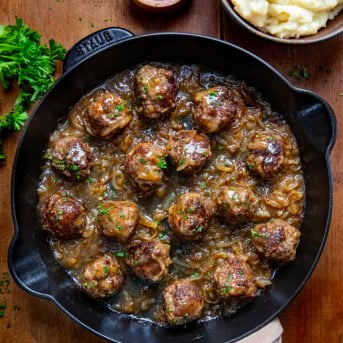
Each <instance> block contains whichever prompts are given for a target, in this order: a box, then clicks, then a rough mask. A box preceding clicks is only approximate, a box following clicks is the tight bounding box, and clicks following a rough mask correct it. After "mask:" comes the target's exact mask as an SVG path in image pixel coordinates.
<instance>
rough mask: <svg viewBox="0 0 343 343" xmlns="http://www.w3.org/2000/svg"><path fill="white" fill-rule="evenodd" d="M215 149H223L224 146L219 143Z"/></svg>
mask: <svg viewBox="0 0 343 343" xmlns="http://www.w3.org/2000/svg"><path fill="white" fill-rule="evenodd" d="M217 149H218V150H219V151H221V150H224V149H225V148H224V146H222V145H220V144H219V145H218V146H217Z"/></svg>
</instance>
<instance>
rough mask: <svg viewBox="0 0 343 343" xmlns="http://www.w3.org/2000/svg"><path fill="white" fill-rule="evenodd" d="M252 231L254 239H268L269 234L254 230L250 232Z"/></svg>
mask: <svg viewBox="0 0 343 343" xmlns="http://www.w3.org/2000/svg"><path fill="white" fill-rule="evenodd" d="M250 231H251V235H252V236H253V237H268V234H267V233H266V232H264V233H260V232H257V231H254V230H250Z"/></svg>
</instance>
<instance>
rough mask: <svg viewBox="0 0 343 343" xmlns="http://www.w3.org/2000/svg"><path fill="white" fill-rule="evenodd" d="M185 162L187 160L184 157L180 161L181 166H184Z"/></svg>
mask: <svg viewBox="0 0 343 343" xmlns="http://www.w3.org/2000/svg"><path fill="white" fill-rule="evenodd" d="M185 162H186V160H185V159H184V158H182V159H181V160H180V161H179V163H178V165H179V166H182V165H183V164H184V163H185Z"/></svg>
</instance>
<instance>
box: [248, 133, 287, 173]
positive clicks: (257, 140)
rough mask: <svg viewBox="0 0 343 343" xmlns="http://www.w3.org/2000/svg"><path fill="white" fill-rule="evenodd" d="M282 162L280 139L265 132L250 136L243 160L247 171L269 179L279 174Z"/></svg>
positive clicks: (283, 158)
mask: <svg viewBox="0 0 343 343" xmlns="http://www.w3.org/2000/svg"><path fill="white" fill-rule="evenodd" d="M284 160H285V157H284V152H283V145H282V139H281V137H279V136H277V135H274V134H268V133H266V132H253V133H252V134H250V136H249V138H248V145H247V155H246V158H245V163H246V165H247V167H248V169H249V170H251V171H252V172H253V173H255V174H257V175H259V176H261V177H263V178H269V177H272V176H274V175H276V174H277V173H278V172H279V170H280V169H281V167H282V165H283V163H284Z"/></svg>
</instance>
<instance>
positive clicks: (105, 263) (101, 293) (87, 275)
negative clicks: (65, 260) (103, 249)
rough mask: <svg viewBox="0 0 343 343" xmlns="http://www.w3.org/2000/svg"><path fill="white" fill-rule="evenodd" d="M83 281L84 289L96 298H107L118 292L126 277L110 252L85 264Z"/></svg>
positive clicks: (82, 275)
mask: <svg viewBox="0 0 343 343" xmlns="http://www.w3.org/2000/svg"><path fill="white" fill-rule="evenodd" d="M81 281H82V284H81V285H82V288H83V290H84V291H85V292H87V293H88V294H89V295H91V296H92V297H94V298H105V297H110V296H113V295H115V294H117V293H118V291H119V290H120V288H121V287H122V285H123V282H124V278H123V273H122V271H121V270H120V266H119V263H118V261H117V260H116V258H115V257H114V256H113V255H111V254H109V253H108V254H104V255H102V256H99V257H96V258H95V259H94V260H93V261H92V262H90V263H88V264H86V265H85V267H84V269H83V271H82V274H81Z"/></svg>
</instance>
